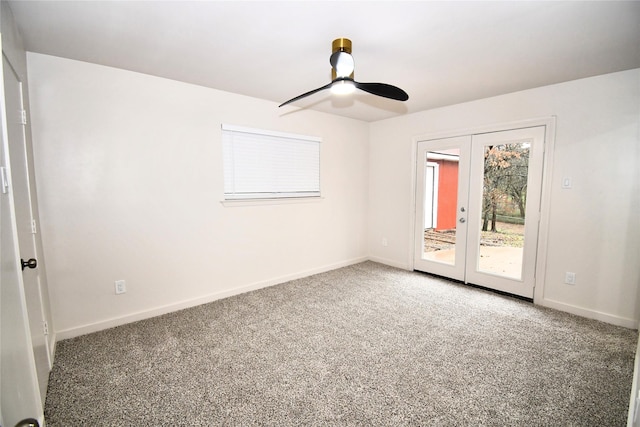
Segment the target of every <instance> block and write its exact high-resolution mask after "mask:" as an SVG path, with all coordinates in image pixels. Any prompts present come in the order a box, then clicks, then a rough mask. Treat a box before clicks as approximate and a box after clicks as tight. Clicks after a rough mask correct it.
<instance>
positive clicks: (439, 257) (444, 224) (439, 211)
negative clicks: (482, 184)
mask: <svg viewBox="0 0 640 427" xmlns="http://www.w3.org/2000/svg"><path fill="white" fill-rule="evenodd" d="M459 163H460V149H459V148H453V149H449V150H439V151H427V152H426V162H425V166H424V167H425V187H424V191H425V198H424V247H423V253H422V258H423V259H427V260H431V261H436V262H441V263H444V264H450V265H453V264H455V255H456V224H457V218H456V215H457V210H458V206H457V200H458V165H459Z"/></svg>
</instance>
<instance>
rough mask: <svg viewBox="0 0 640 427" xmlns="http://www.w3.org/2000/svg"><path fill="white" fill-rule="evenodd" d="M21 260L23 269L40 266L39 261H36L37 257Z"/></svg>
mask: <svg viewBox="0 0 640 427" xmlns="http://www.w3.org/2000/svg"><path fill="white" fill-rule="evenodd" d="M20 262H21V263H22V271H24V269H25V268H27V267H28V268H36V267H37V266H38V261H36V259H35V258H31V259H30V260H29V261H25V260H23V259H20Z"/></svg>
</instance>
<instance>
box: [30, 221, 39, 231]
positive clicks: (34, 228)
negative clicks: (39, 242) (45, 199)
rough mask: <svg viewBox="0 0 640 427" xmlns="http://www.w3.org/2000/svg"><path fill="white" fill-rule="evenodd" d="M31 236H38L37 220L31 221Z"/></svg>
mask: <svg viewBox="0 0 640 427" xmlns="http://www.w3.org/2000/svg"><path fill="white" fill-rule="evenodd" d="M31 234H38V228H37V227H36V220H35V219H32V220H31Z"/></svg>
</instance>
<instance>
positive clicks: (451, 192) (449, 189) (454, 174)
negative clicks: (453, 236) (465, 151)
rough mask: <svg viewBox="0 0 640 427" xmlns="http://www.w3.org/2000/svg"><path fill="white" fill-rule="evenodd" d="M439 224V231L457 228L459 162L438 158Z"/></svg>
mask: <svg viewBox="0 0 640 427" xmlns="http://www.w3.org/2000/svg"><path fill="white" fill-rule="evenodd" d="M431 161H432V160H431ZM437 163H438V164H439V165H440V168H439V169H440V173H439V175H438V225H437V227H436V230H437V231H442V230H451V229H454V228H456V210H457V209H458V206H457V204H458V201H457V198H458V162H448V161H446V160H438V161H437Z"/></svg>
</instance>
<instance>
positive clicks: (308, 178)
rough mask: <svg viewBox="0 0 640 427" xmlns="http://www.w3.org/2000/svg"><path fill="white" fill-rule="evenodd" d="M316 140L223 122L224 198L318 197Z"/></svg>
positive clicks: (318, 168)
mask: <svg viewBox="0 0 640 427" xmlns="http://www.w3.org/2000/svg"><path fill="white" fill-rule="evenodd" d="M320 142H321V139H320V138H316V137H310V136H302V135H294V134H286V133H280V132H271V131H263V130H257V129H249V128H243V127H238V126H231V125H224V124H223V125H222V144H223V152H224V198H225V200H238V199H273V198H289V197H319V196H320Z"/></svg>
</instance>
